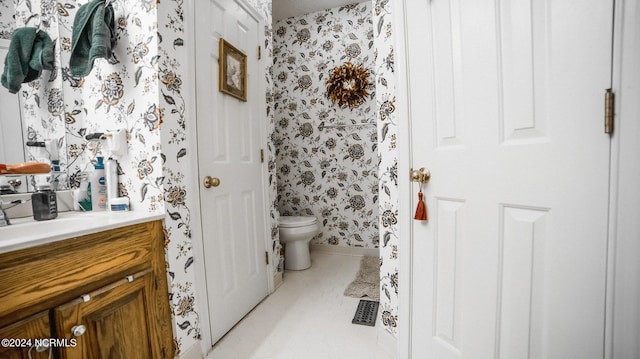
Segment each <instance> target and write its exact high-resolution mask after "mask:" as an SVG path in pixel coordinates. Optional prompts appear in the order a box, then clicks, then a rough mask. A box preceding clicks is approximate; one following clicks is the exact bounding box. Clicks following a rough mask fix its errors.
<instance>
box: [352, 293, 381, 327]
mask: <svg viewBox="0 0 640 359" xmlns="http://www.w3.org/2000/svg"><path fill="white" fill-rule="evenodd" d="M377 315H378V302H374V301H372V300H364V299H361V300H360V303H358V309H356V314H355V315H354V316H353V320H351V323H353V324H362V325H368V326H370V327H373V326H375V325H376V316H377Z"/></svg>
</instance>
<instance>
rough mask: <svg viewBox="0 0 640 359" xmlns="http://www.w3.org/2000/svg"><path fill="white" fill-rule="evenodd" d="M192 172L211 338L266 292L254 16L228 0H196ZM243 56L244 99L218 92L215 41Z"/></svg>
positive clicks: (257, 36) (260, 108)
mask: <svg viewBox="0 0 640 359" xmlns="http://www.w3.org/2000/svg"><path fill="white" fill-rule="evenodd" d="M196 19H197V25H196V26H197V31H196V33H197V34H198V35H197V39H196V68H197V70H196V77H197V81H196V82H197V83H196V86H197V116H198V119H197V123H198V125H197V126H198V163H199V176H200V178H201V183H202V180H203V179H204V177H205V176H211V177H217V178H219V179H220V185H219V186H217V187H211V188H205V187H204V186H201V188H200V200H201V215H202V229H203V237H204V249H205V255H204V257H205V270H206V278H207V294H208V295H207V297H208V300H209V303H208V304H209V311H210V319H211V323H210V326H211V336H212V343H215V342H216V341H218V340H219V339H220V338H221V337H222V336H223V335H224V334H225V333H226V332H227V331H228V330H229V329H231V327H233V325H235V324H236V323H237V322H238V321H239V320H240V319H242V317H244V316H245V315H246V314H247V313H248V312H249V311H250V310H251V309H252V308H253V307H255V305H256V304H258V303H259V302H260V301H261V300H262V299H263V298H264V297H265V296H266V295H267V294H268V288H267V287H268V280H267V265H266V263H265V252H266V251H265V243H266V236H267V235H268V233H267V230H266V227H265V216H266V214H265V213H264V208H265V207H264V202H263V201H264V196H263V193H264V192H263V191H264V183H263V169H262V166H263V165H262V163H261V159H260V146H261V143H262V141H261V139H262V138H263V136H262V134H261V128H262V125H261V121H263V120H264V116H263V109H264V107H263V105H264V102H263V101H264V96H265V95H264V91H262V92H261V90H260V82H259V79H260V76H261V73H262V72H261V69H260V66H259V62H258V60H257V49H258V45H259V44H260V38H261V31H260V22H259V20H258V19H256V18H255V17H253V16H252V15H251V14H249V13H248V12H247V11H246V10H245V9H244V8H243V6H242V5H241V4H240V2H237V1H234V0H207V1H198V2H197V3H196ZM221 38H224V39H225V40H226V41H227V42H229V43H230V44H232V45H233V46H234V47H236V48H237V49H239V50H240V51H242V52H243V53H245V54H246V55H247V92H248V93H247V102H244V101H240V100H238V99H237V98H235V97H232V96H229V95H226V94H223V93H222V92H219V91H218V77H219V75H218V61H219V42H220V39H221Z"/></svg>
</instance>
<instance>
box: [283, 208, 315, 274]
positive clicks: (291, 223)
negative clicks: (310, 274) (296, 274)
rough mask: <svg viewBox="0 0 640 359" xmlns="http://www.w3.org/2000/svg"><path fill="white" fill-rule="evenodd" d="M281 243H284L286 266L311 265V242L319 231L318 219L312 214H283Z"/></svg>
mask: <svg viewBox="0 0 640 359" xmlns="http://www.w3.org/2000/svg"><path fill="white" fill-rule="evenodd" d="M278 227H279V228H280V229H279V232H280V243H282V244H283V245H284V268H285V269H288V270H303V269H307V268H309V267H311V256H310V255H309V242H310V241H311V239H312V238H313V237H314V236H315V235H316V234H317V233H318V232H319V230H320V226H319V225H318V219H317V218H316V217H310V216H281V217H280V220H279V221H278Z"/></svg>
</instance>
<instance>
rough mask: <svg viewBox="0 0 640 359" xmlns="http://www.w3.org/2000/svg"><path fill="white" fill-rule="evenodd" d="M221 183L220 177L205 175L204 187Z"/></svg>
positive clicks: (216, 185)
mask: <svg viewBox="0 0 640 359" xmlns="http://www.w3.org/2000/svg"><path fill="white" fill-rule="evenodd" d="M219 185H220V178H218V177H211V176H205V177H204V187H205V188H211V187H218V186H219Z"/></svg>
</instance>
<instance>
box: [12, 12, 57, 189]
mask: <svg viewBox="0 0 640 359" xmlns="http://www.w3.org/2000/svg"><path fill="white" fill-rule="evenodd" d="M30 6H31V5H30V4H29V3H28V2H25V1H18V2H17V5H16V7H15V8H14V3H13V2H10V1H2V2H0V59H2V62H0V64H1V66H2V71H4V58H5V56H6V53H7V51H8V48H9V44H10V40H11V34H12V33H13V29H15V28H16V27H23V26H30V27H39V28H40V30H42V31H46V32H47V33H49V35H50V36H51V38H52V39H53V40H54V43H55V42H56V38H57V36H56V35H55V34H54V33H55V32H57V27H55V26H54V25H55V24H56V23H57V21H56V16H57V15H56V12H55V11H54V10H55V9H51V10H52V11H46V10H47V9H45V8H44V7H42V8H41V10H42V11H43V14H44V15H40V14H38V16H33V14H31V11H30V10H29V7H30ZM47 14H48V15H47ZM56 50H58V49H56ZM58 58H59V56H58ZM56 62H59V59H57V61H56ZM59 69H60V66H59V63H57V64H56V70H54V71H44V72H43V73H42V76H41V78H40V79H39V80H36V81H33V82H31V83H26V84H22V87H21V90H20V91H19V92H18V93H17V94H11V93H9V91H8V90H7V89H5V88H4V87H0V109H1V110H0V141H2V143H1V144H0V163H8V164H11V163H19V162H24V161H39V162H48V163H51V160H56V159H57V160H59V162H60V165H59V166H57V167H55V171H53V172H52V173H51V174H49V175H39V176H22V177H14V176H11V177H9V176H2V177H0V190H2V189H4V190H5V191H6V190H7V185H10V186H11V190H15V191H17V192H26V191H29V190H31V189H33V188H34V186H35V184H36V183H40V182H49V183H52V184H53V185H54V187H56V188H57V189H65V188H68V187H69V184H68V181H67V177H68V176H67V173H66V165H67V159H66V158H67V154H66V145H65V140H64V139H65V111H64V108H65V106H64V100H63V91H62V86H61V82H62V79H61V76H59V75H60V74H59V72H60V70H59ZM45 143H46V146H45Z"/></svg>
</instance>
